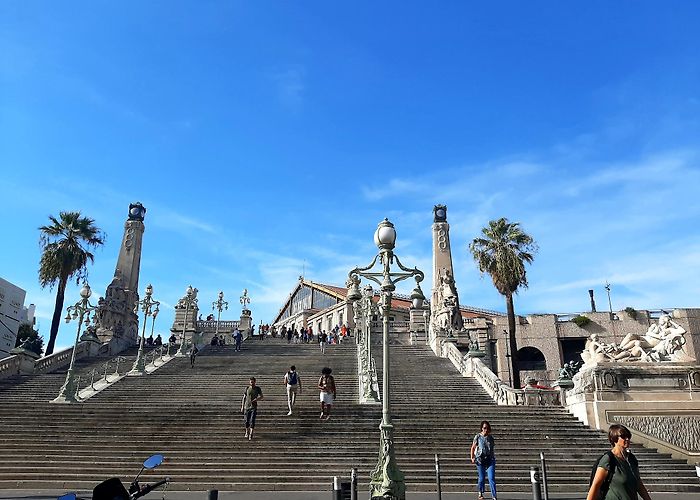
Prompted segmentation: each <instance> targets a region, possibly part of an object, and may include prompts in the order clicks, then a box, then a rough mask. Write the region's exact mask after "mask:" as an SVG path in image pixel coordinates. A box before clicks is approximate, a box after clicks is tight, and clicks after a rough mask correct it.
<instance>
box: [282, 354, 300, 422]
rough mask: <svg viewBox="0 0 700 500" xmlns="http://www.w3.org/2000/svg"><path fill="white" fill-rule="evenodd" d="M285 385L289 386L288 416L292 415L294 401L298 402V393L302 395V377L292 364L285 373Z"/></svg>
mask: <svg viewBox="0 0 700 500" xmlns="http://www.w3.org/2000/svg"><path fill="white" fill-rule="evenodd" d="M284 385H285V386H286V387H287V406H288V407H289V413H287V416H290V415H291V414H292V409H293V408H294V403H296V400H297V395H300V396H301V377H300V376H299V373H298V372H297V367H296V366H294V365H292V366H290V367H289V371H288V372H287V373H285V375H284Z"/></svg>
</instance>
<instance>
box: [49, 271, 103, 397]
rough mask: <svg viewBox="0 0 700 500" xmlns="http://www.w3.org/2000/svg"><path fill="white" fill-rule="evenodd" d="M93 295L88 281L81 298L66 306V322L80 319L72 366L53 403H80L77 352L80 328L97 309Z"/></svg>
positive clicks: (72, 355) (71, 359) (82, 289)
mask: <svg viewBox="0 0 700 500" xmlns="http://www.w3.org/2000/svg"><path fill="white" fill-rule="evenodd" d="M91 295H92V290H90V285H88V284H87V282H86V283H84V284H83V287H82V288H81V289H80V300H79V301H78V302H76V303H75V304H74V305H72V306H68V307H67V308H66V318H65V319H66V323H69V322H70V321H71V319H77V320H78V330H77V331H76V334H75V344H74V345H73V352H72V353H71V357H70V366H69V367H68V373H66V381H65V382H64V383H63V386H62V387H61V390H60V391H59V393H58V397H56V399H54V400H52V401H51V402H52V403H79V402H80V399H79V398H78V382H77V381H76V380H75V373H74V368H75V352H76V351H77V350H78V342H79V341H80V330H81V328H82V326H83V323H85V324H88V323H90V314H91V313H92V312H94V311H95V310H96V309H97V306H93V305H92V304H90V296H91Z"/></svg>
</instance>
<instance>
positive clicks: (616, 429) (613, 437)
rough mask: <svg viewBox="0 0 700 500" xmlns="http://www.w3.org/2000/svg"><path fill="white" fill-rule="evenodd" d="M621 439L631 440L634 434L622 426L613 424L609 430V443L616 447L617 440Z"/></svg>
mask: <svg viewBox="0 0 700 500" xmlns="http://www.w3.org/2000/svg"><path fill="white" fill-rule="evenodd" d="M620 438H626V439H631V438H632V433H631V432H630V430H629V429H628V428H627V427H625V426H624V425H622V424H612V425H611V426H610V429H608V441H610V444H611V445H613V446H615V443H617V440H618V439H620Z"/></svg>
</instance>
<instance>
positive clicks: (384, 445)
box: [347, 219, 425, 500]
mask: <svg viewBox="0 0 700 500" xmlns="http://www.w3.org/2000/svg"><path fill="white" fill-rule="evenodd" d="M374 243H375V244H376V245H377V247H378V248H379V253H378V254H377V255H375V256H374V259H373V260H372V262H371V263H370V264H369V265H368V266H366V267H356V268H355V269H353V270H352V271H350V272H349V273H348V295H347V299H348V301H350V302H356V301H358V300H360V299H361V298H362V294H361V292H360V288H359V285H360V278H361V277H362V278H367V279H369V280H371V281H373V282H375V283H377V284H378V285H379V287H380V290H381V307H380V311H381V314H382V324H383V328H382V351H383V352H382V354H383V362H382V366H383V373H382V422H381V424H380V425H379V432H380V442H379V459H378V461H377V466H376V467H375V469H374V471H373V472H372V474H371V477H370V498H372V499H384V500H405V498H406V484H405V481H404V475H403V472H401V471H400V470H399V467H398V465H397V464H396V458H395V456H394V426H393V424H392V423H391V404H390V402H391V400H390V393H389V385H390V381H391V374H390V370H389V368H390V366H389V315H390V313H391V298H392V295H393V292H394V290H396V283H398V282H400V281H403V280H405V279H408V278H414V279H415V280H416V287H415V289H414V290H413V292H412V293H411V296H412V297H415V298H416V299H417V300H418V299H420V301H421V305H422V301H424V300H425V296H424V295H423V292H422V290H421V288H420V282H421V281H423V279H424V277H425V275H424V274H423V271H420V270H418V268H415V267H414V268H413V269H410V268H408V267H405V266H404V265H403V264H401V261H400V260H399V258H398V256H397V255H396V254H394V246H395V244H396V230H395V229H394V225H393V224H392V223H391V222H389V220H388V219H384V220H383V221H382V222H380V223H379V225H378V227H377V230H376V232H375V233H374ZM377 260H379V262H380V266H381V270H380V271H375V272H372V271H371V269H372V268H373V267H374V266H375V264H376V263H377ZM394 261H395V262H396V265H397V266H398V267H399V269H400V271H394V272H392V271H391V264H393V263H394Z"/></svg>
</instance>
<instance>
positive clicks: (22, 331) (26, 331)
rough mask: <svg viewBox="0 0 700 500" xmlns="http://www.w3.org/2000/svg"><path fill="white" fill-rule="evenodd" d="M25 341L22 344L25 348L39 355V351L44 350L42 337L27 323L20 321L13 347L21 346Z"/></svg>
mask: <svg viewBox="0 0 700 500" xmlns="http://www.w3.org/2000/svg"><path fill="white" fill-rule="evenodd" d="M25 341H26V342H27V344H26V345H25V346H24V347H25V349H27V350H29V351H32V352H35V353H37V354H38V355H39V356H41V353H42V352H43V350H44V337H42V336H41V335H40V334H39V332H38V331H36V330H35V329H34V328H33V327H32V325H30V324H29V323H22V324H21V325H19V330H18V331H17V341H16V342H15V347H19V346H21V345H22V344H24V342H25Z"/></svg>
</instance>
